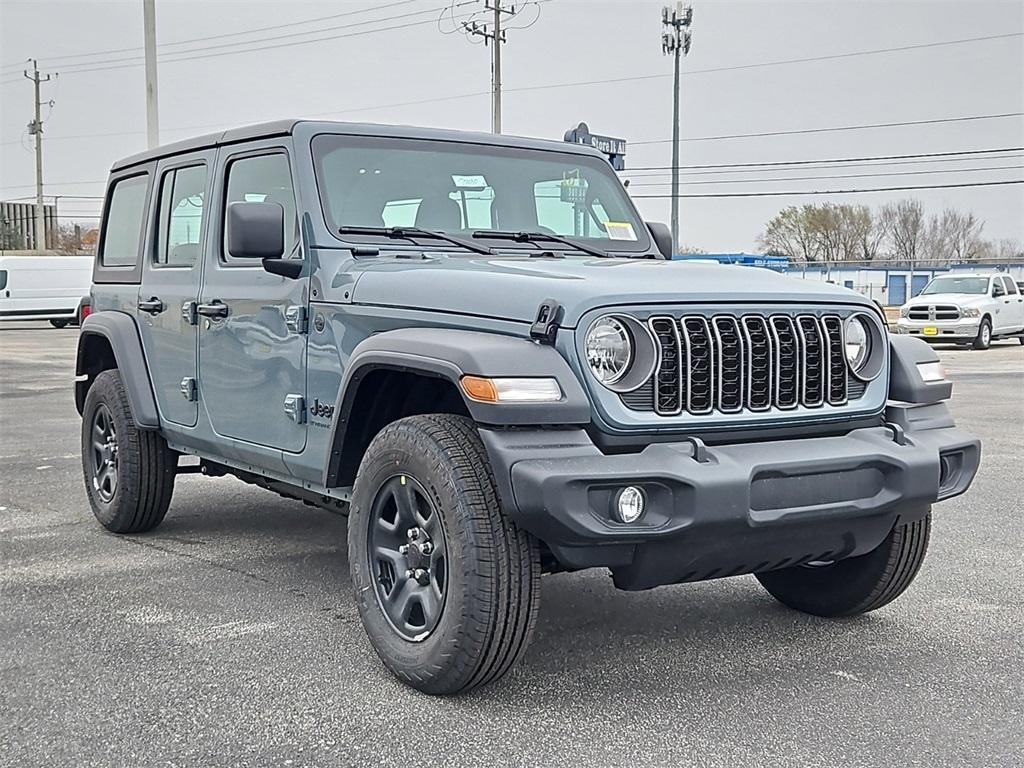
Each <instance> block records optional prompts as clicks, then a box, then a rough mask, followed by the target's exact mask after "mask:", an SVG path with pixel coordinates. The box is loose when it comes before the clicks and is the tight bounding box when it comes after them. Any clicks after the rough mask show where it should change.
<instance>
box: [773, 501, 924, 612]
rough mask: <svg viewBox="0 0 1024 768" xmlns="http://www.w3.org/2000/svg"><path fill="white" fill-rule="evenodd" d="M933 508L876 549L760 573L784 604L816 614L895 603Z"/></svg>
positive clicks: (914, 567) (920, 550)
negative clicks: (823, 563) (821, 561)
mask: <svg viewBox="0 0 1024 768" xmlns="http://www.w3.org/2000/svg"><path fill="white" fill-rule="evenodd" d="M930 529H931V513H930V512H929V513H928V514H926V515H925V516H924V517H923V518H921V519H920V520H916V521H914V522H911V523H904V524H897V525H896V527H894V528H893V529H892V531H891V532H890V533H889V535H888V536H887V537H886V538H885V541H883V542H882V543H881V544H880V545H879V546H878V547H877V548H875V549H873V550H872V551H870V552H868V553H867V554H865V555H861V556H859V557H851V558H848V559H846V560H840V561H838V562H836V563H833V564H831V565H814V566H797V567H795V568H784V569H782V570H778V571H766V572H764V573H758V574H756V576H757V580H758V581H760V582H761V585H762V586H763V587H764V588H765V589H766V590H768V592H769V593H770V594H771V595H772V597H774V598H775V599H776V600H778V601H779V602H780V603H782V604H783V605H787V606H789V607H790V608H793V609H795V610H798V611H802V612H804V613H810V614H813V615H815V616H827V617H839V616H856V615H857V614H861V613H867V612H868V611H873V610H875V609H877V608H881V607H882V606H883V605H886V604H887V603H890V602H892V601H893V600H895V599H896V598H897V597H899V596H900V595H901V594H903V591H904V590H906V588H907V587H909V586H910V582H912V581H913V580H914V577H915V576H916V575H917V571H918V569H919V568H920V567H921V563H922V562H923V561H924V556H925V553H926V552H927V551H928V535H929V531H930Z"/></svg>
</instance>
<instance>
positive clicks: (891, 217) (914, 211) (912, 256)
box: [879, 199, 926, 269]
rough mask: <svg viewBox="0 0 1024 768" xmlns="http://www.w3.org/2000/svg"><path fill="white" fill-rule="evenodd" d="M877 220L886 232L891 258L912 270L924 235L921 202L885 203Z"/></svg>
mask: <svg viewBox="0 0 1024 768" xmlns="http://www.w3.org/2000/svg"><path fill="white" fill-rule="evenodd" d="M879 219H880V220H881V222H882V224H883V226H884V227H885V230H886V234H887V239H888V241H889V253H890V255H891V257H892V258H893V259H894V260H895V261H899V262H902V263H904V264H907V265H909V266H910V268H911V269H913V268H914V266H915V265H916V264H917V262H918V259H919V258H920V256H921V251H922V246H923V244H924V240H925V233H926V223H925V218H924V206H923V205H921V201H920V200H910V199H908V200H899V201H897V202H895V203H886V204H885V205H884V206H882V210H881V211H880V213H879Z"/></svg>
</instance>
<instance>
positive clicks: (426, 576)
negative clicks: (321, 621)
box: [367, 474, 448, 642]
mask: <svg viewBox="0 0 1024 768" xmlns="http://www.w3.org/2000/svg"><path fill="white" fill-rule="evenodd" d="M368 525H369V530H368V532H367V554H368V556H369V563H370V569H371V572H372V578H373V581H374V584H375V586H376V590H375V591H376V595H377V601H378V603H379V604H380V607H381V610H382V611H383V612H384V615H385V616H386V617H387V619H388V621H389V622H390V624H391V626H392V627H393V628H394V630H395V632H397V633H398V634H399V635H400V636H401V637H402V638H404V639H405V640H409V641H411V642H419V641H421V640H424V639H426V638H427V637H429V636H430V633H431V632H432V631H433V630H434V628H435V627H436V626H437V624H438V621H440V619H441V614H442V613H443V611H444V603H445V593H446V587H447V576H448V571H447V568H448V559H447V558H448V546H447V540H446V538H445V531H444V525H443V523H442V522H441V517H440V515H438V514H437V510H436V509H435V507H434V503H433V502H432V501H431V499H430V497H429V495H428V494H427V491H426V489H424V487H423V486H422V485H421V484H420V482H419V481H418V480H416V479H415V478H413V477H412V476H411V475H408V474H401V475H395V476H394V477H392V478H390V479H389V480H387V481H385V482H384V484H383V485H381V487H380V489H379V490H378V492H377V496H376V498H375V499H374V501H373V506H372V508H371V512H370V515H369V516H368Z"/></svg>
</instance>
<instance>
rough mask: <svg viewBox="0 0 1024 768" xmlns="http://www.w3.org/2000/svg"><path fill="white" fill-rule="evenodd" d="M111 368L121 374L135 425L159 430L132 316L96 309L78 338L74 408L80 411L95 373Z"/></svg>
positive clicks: (147, 375) (137, 333) (147, 372)
mask: <svg viewBox="0 0 1024 768" xmlns="http://www.w3.org/2000/svg"><path fill="white" fill-rule="evenodd" d="M111 368H116V369H117V370H118V372H119V373H120V375H121V380H122V381H123V382H124V387H125V391H126V392H127V393H128V402H129V405H130V406H131V409H132V418H133V419H134V421H135V424H136V426H137V427H138V428H139V429H158V428H159V427H160V416H159V413H158V411H157V407H156V398H155V397H154V395H153V385H152V382H151V381H150V378H149V366H147V365H146V356H145V354H144V353H143V350H142V340H141V338H140V337H139V330H138V328H137V327H136V325H135V319H134V318H133V317H131V316H130V315H128V314H126V313H124V312H116V311H112V310H106V311H103V312H95V313H93V314H90V315H89V316H88V317H87V318H86V319H85V321H84V322H83V323H82V330H81V332H80V334H79V337H78V353H77V357H76V362H75V377H76V380H75V407H76V408H77V409H78V413H79V414H81V413H82V411H83V409H84V407H85V397H86V395H87V394H88V392H89V387H91V386H92V383H93V381H95V379H96V376H98V375H99V374H100V373H101V372H103V371H105V370H109V369H111Z"/></svg>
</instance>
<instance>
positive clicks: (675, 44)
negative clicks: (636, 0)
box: [661, 2, 693, 253]
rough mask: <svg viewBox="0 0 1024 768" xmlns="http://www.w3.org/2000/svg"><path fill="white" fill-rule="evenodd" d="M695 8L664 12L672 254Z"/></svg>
mask: <svg viewBox="0 0 1024 768" xmlns="http://www.w3.org/2000/svg"><path fill="white" fill-rule="evenodd" d="M692 21H693V8H691V7H690V6H686V7H685V8H684V7H683V4H682V2H677V3H676V7H675V8H670V7H669V6H665V7H664V8H662V9H661V24H662V27H664V31H663V32H662V34H661V52H662V53H663V54H666V55H668V54H671V55H672V56H673V57H674V58H675V76H674V77H673V80H672V83H673V85H672V252H673V253H676V252H677V251H678V250H679V90H680V88H679V85H680V83H679V62H680V59H681V58H682V57H683V56H685V55H686V54H688V53H689V52H690V23H691V22H692Z"/></svg>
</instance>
